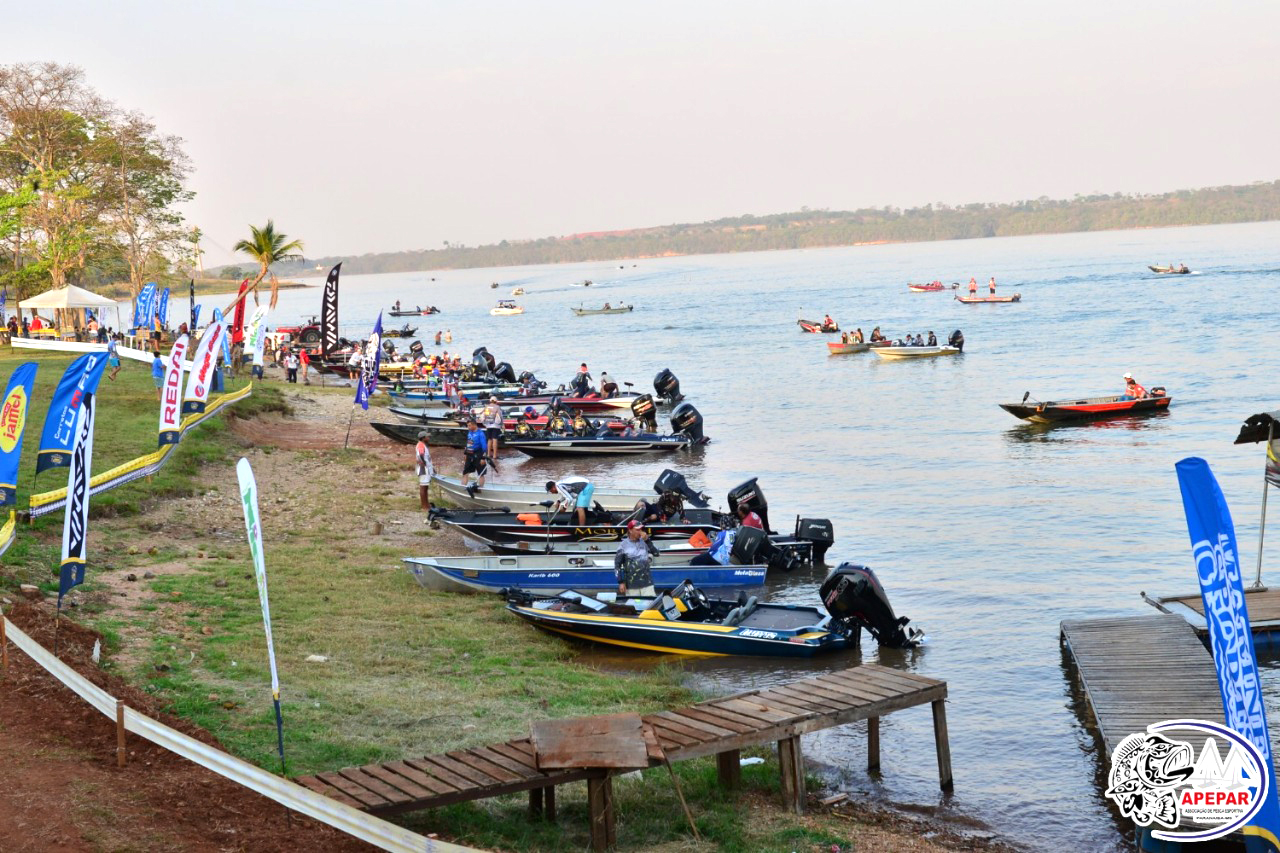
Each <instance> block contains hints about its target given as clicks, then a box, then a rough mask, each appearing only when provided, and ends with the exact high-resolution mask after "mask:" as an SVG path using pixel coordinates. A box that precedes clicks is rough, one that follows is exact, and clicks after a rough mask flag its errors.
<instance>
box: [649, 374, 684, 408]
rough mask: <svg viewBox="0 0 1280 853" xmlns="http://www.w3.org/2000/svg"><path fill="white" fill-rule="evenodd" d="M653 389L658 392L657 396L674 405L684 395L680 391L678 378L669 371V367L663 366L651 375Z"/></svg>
mask: <svg viewBox="0 0 1280 853" xmlns="http://www.w3.org/2000/svg"><path fill="white" fill-rule="evenodd" d="M653 390H654V391H657V392H658V398H659V399H662V400H666V401H667V402H668V403H670V404H671V405H673V406H674V405H675V404H676V403H679V402H680V401H681V400H683V399H684V395H683V394H681V393H680V380H679V379H677V378H676V375H675V374H674V373H672V372H671V368H669V367H664V368H662V370H661V371H660V372H659V373H658V375H657V376H655V377H653Z"/></svg>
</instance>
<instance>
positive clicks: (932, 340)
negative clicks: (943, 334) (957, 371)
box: [929, 329, 938, 347]
mask: <svg viewBox="0 0 1280 853" xmlns="http://www.w3.org/2000/svg"><path fill="white" fill-rule="evenodd" d="M937 345H938V336H937V335H935V334H934V333H933V329H930V330H929V346H931V347H936V346H937Z"/></svg>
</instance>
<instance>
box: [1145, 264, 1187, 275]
mask: <svg viewBox="0 0 1280 853" xmlns="http://www.w3.org/2000/svg"><path fill="white" fill-rule="evenodd" d="M1147 269H1149V270H1151V271H1152V272H1153V273H1156V274H1158V275H1187V274H1189V273H1190V272H1191V270H1188V269H1181V268H1179V269H1174V268H1173V267H1153V266H1148V267H1147Z"/></svg>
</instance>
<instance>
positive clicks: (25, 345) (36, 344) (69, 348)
mask: <svg viewBox="0 0 1280 853" xmlns="http://www.w3.org/2000/svg"><path fill="white" fill-rule="evenodd" d="M10 343H11V344H13V348H14V349H37V350H43V351H44V352H74V353H86V352H106V351H107V345H106V344H91V343H83V342H81V341H56V340H44V339H42V338H14V339H13V340H12V341H10ZM116 352H118V353H120V357H121V358H128V359H132V360H134V361H140V362H142V363H143V364H150V363H151V359H152V358H154V356H152V355H151V353H149V352H147V351H146V350H144V349H134V348H133V347H126V346H116ZM182 369H183V370H186V371H190V370H191V362H186V363H185V364H184V365H183V368H182Z"/></svg>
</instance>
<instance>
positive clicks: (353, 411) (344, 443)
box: [342, 404, 356, 450]
mask: <svg viewBox="0 0 1280 853" xmlns="http://www.w3.org/2000/svg"><path fill="white" fill-rule="evenodd" d="M355 417H356V407H355V405H354V404H353V405H352V406H351V414H349V415H347V437H346V438H345V439H343V440H342V449H343V450H346V449H347V442H349V441H351V422H352V421H353V420H355Z"/></svg>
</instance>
